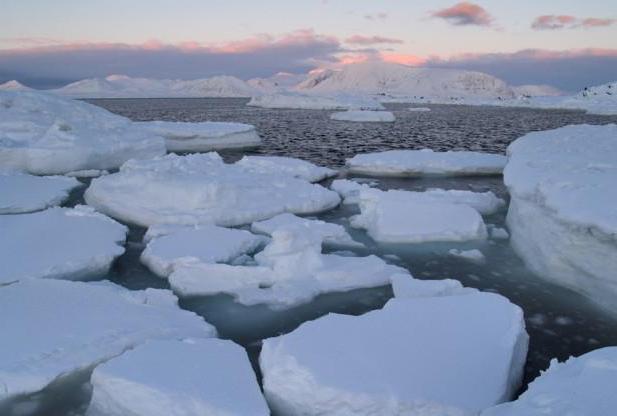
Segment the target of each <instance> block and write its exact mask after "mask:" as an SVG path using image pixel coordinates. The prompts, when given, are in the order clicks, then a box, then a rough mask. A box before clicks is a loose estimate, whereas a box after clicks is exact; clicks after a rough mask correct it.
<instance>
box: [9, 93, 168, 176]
mask: <svg viewBox="0 0 617 416" xmlns="http://www.w3.org/2000/svg"><path fill="white" fill-rule="evenodd" d="M165 151H166V150H165V142H164V140H163V139H162V138H161V137H157V136H153V135H152V134H150V133H149V132H147V131H144V130H143V129H141V128H139V127H137V126H135V125H134V124H133V122H131V121H130V120H129V119H127V118H124V117H120V116H117V115H114V114H112V113H110V112H108V111H107V110H104V109H102V108H100V107H97V106H94V105H92V104H88V103H85V102H81V101H75V100H70V99H66V98H61V97H58V96H55V95H53V94H46V93H37V92H8V91H0V168H13V169H19V170H24V171H27V172H29V173H34V174H40V175H45V174H52V175H53V174H63V173H67V172H71V171H77V170H84V169H114V168H117V167H119V166H120V165H121V164H122V163H124V162H125V161H127V160H129V159H135V158H137V159H147V158H151V157H155V156H159V155H163V154H165Z"/></svg>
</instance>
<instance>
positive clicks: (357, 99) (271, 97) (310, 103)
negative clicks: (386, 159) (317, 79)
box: [247, 93, 384, 110]
mask: <svg viewBox="0 0 617 416" xmlns="http://www.w3.org/2000/svg"><path fill="white" fill-rule="evenodd" d="M247 105H249V106H252V107H263V108H293V109H302V110H383V109H384V106H383V105H381V104H380V103H379V102H377V101H375V100H373V99H372V98H369V97H363V96H357V95H329V96H318V95H305V94H296V93H279V94H266V95H259V96H255V97H253V98H252V99H251V101H250V102H249V103H248V104H247Z"/></svg>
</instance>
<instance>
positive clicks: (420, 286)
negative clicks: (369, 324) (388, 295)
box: [392, 274, 478, 299]
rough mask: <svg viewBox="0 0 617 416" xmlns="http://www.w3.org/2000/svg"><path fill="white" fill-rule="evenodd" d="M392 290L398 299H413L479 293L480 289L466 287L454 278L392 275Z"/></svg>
mask: <svg viewBox="0 0 617 416" xmlns="http://www.w3.org/2000/svg"><path fill="white" fill-rule="evenodd" d="M392 292H393V293H394V297H395V298H398V299H413V298H423V297H433V296H454V295H465V294H469V293H477V292H478V290H477V289H474V288H471V287H464V286H463V285H462V284H461V282H459V281H458V280H454V279H442V280H420V279H414V278H412V277H411V276H409V275H403V274H400V275H396V276H394V277H392Z"/></svg>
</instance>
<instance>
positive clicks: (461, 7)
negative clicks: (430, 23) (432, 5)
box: [431, 1, 493, 26]
mask: <svg viewBox="0 0 617 416" xmlns="http://www.w3.org/2000/svg"><path fill="white" fill-rule="evenodd" d="M431 16H432V17H435V18H440V19H444V20H446V21H447V22H448V23H450V24H453V25H455V26H471V25H473V26H491V25H492V24H493V17H492V16H491V15H490V14H489V13H488V12H487V11H486V10H485V9H484V8H483V7H481V6H478V5H477V4H474V3H470V2H467V1H463V2H460V3H457V4H455V5H454V6H452V7H448V8H445V9H442V10H437V11H435V12H433V13H431Z"/></svg>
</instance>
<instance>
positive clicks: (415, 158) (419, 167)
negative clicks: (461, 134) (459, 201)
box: [347, 149, 506, 176]
mask: <svg viewBox="0 0 617 416" xmlns="http://www.w3.org/2000/svg"><path fill="white" fill-rule="evenodd" d="M505 165H506V157H505V156H502V155H497V154H490V153H479V152H467V151H461V152H434V151H432V150H430V149H422V150H388V151H385V152H378V153H365V154H360V155H356V156H354V157H352V158H351V159H347V166H348V167H349V170H350V172H352V173H360V174H367V175H375V176H423V175H443V176H472V175H499V174H501V172H502V171H503V168H504V166H505Z"/></svg>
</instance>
